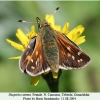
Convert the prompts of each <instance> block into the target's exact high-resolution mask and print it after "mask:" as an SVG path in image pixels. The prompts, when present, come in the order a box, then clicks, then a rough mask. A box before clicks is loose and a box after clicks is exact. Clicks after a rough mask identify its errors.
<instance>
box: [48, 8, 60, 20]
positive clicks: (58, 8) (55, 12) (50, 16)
mask: <svg viewBox="0 0 100 100" xmlns="http://www.w3.org/2000/svg"><path fill="white" fill-rule="evenodd" d="M59 8H60V7H57V8H56V9H55V11H54V12H53V13H52V14H51V15H50V16H49V17H48V19H49V18H50V17H51V16H52V15H54V14H55V13H56V11H57V10H58V9H59ZM48 19H47V20H48Z"/></svg>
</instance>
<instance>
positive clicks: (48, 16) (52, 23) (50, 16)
mask: <svg viewBox="0 0 100 100" xmlns="http://www.w3.org/2000/svg"><path fill="white" fill-rule="evenodd" d="M45 19H46V21H47V22H48V23H49V24H50V25H51V26H52V27H53V28H54V23H55V22H54V16H53V15H48V14H47V15H46V18H45Z"/></svg>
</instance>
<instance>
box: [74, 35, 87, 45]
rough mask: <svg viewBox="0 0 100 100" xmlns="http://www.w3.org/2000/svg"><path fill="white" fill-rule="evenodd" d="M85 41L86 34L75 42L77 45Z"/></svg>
mask: <svg viewBox="0 0 100 100" xmlns="http://www.w3.org/2000/svg"><path fill="white" fill-rule="evenodd" d="M83 42H85V36H81V37H79V38H78V39H76V40H75V43H76V44H77V45H79V44H82V43H83Z"/></svg>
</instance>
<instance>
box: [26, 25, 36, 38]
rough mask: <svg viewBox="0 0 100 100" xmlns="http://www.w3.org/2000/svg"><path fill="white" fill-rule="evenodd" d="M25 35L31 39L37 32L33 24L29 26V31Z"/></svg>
mask: <svg viewBox="0 0 100 100" xmlns="http://www.w3.org/2000/svg"><path fill="white" fill-rule="evenodd" d="M26 36H27V37H28V38H29V39H31V38H33V37H34V36H37V33H36V32H35V27H34V25H33V26H32V27H31V32H29V33H28V34H26Z"/></svg>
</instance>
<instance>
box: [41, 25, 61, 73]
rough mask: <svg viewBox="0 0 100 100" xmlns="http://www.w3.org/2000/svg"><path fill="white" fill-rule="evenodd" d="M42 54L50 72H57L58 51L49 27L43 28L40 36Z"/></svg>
mask: <svg viewBox="0 0 100 100" xmlns="http://www.w3.org/2000/svg"><path fill="white" fill-rule="evenodd" d="M42 43H43V52H44V55H45V57H46V60H47V62H48V64H49V66H50V68H51V70H52V71H54V72H58V70H59V50H58V46H57V43H56V41H55V36H54V34H53V32H52V30H50V29H49V27H45V31H44V34H43V35H42Z"/></svg>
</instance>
